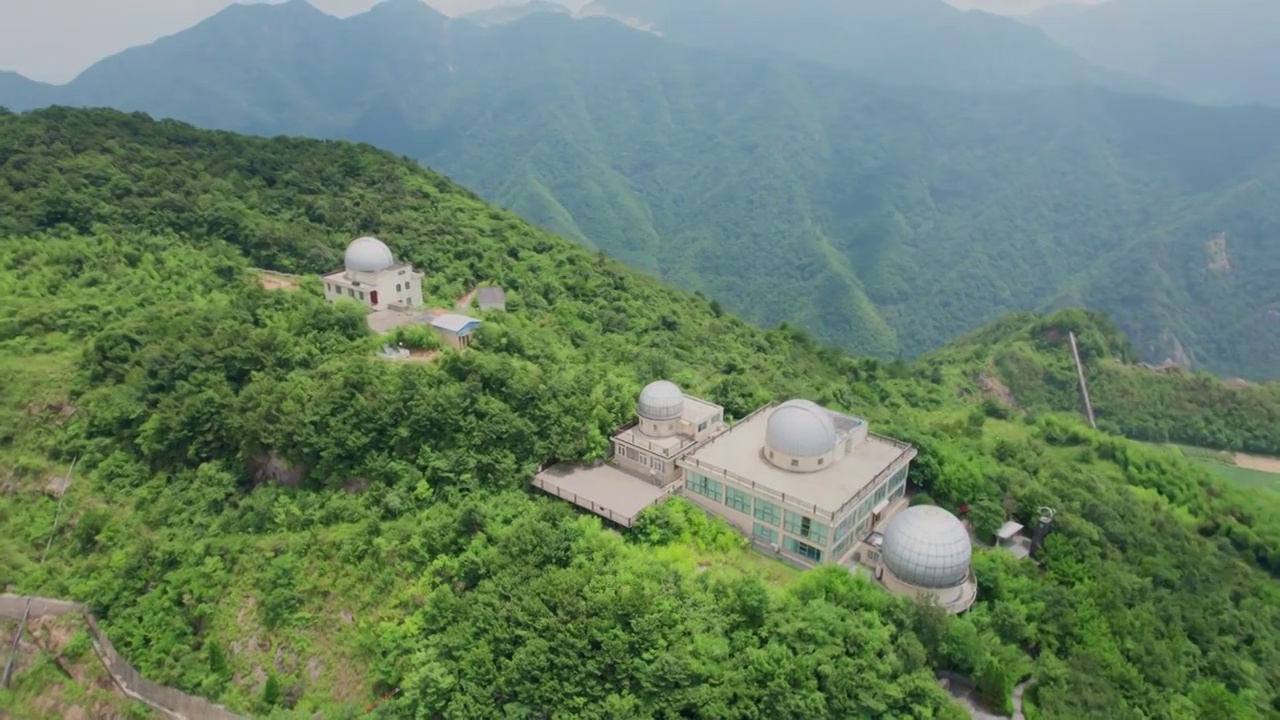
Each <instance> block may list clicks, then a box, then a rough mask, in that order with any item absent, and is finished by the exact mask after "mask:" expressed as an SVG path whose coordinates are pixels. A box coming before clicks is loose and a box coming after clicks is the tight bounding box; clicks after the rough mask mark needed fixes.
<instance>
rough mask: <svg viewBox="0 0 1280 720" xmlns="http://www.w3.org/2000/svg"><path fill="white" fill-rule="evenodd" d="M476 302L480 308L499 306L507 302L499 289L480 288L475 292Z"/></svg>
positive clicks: (504, 293) (503, 292)
mask: <svg viewBox="0 0 1280 720" xmlns="http://www.w3.org/2000/svg"><path fill="white" fill-rule="evenodd" d="M476 301H477V302H478V303H479V304H480V307H481V308H484V307H488V306H496V305H501V304H503V303H505V302H506V301H507V293H506V292H505V291H504V290H503V289H502V288H500V287H482V288H479V289H477V290H476Z"/></svg>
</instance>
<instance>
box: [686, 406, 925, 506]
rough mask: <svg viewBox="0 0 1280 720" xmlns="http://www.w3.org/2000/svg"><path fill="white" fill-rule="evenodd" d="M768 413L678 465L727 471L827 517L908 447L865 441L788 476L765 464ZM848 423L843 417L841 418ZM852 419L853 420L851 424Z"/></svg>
mask: <svg viewBox="0 0 1280 720" xmlns="http://www.w3.org/2000/svg"><path fill="white" fill-rule="evenodd" d="M771 412H772V407H769V408H766V409H764V410H762V411H760V412H756V413H754V414H752V415H749V416H748V417H747V418H745V419H744V420H742V422H740V423H738V424H737V425H734V426H733V427H732V428H730V429H729V430H728V431H727V432H725V433H722V434H721V435H719V436H718V437H715V438H713V439H711V440H710V441H708V442H707V443H706V444H705V445H703V446H702V447H700V448H698V449H697V450H694V451H693V452H691V453H690V454H689V455H688V456H686V457H685V459H684V461H683V462H682V463H681V464H682V465H685V466H686V467H691V468H693V469H694V470H695V471H697V470H698V469H699V465H702V466H710V467H709V468H706V467H704V469H707V470H711V471H715V470H720V471H728V472H729V473H732V474H733V475H736V476H738V477H739V478H742V479H745V480H749V481H751V482H754V483H755V484H756V485H760V486H763V487H765V488H767V489H769V490H772V491H774V492H775V493H779V494H781V495H784V496H785V497H786V498H787V499H788V500H794V501H797V502H799V503H802V504H806V505H814V506H816V507H818V508H819V509H821V510H825V511H826V512H827V513H832V514H834V513H836V512H837V511H839V510H840V509H841V508H842V507H843V506H844V504H845V503H847V502H848V501H849V500H851V499H852V498H853V497H854V496H855V495H857V494H858V493H859V492H862V491H863V490H864V489H866V488H867V487H868V486H869V485H870V484H871V483H872V481H874V480H875V479H876V478H877V476H879V475H880V473H882V472H884V471H885V470H886V469H888V468H889V467H890V466H891V465H893V463H894V461H896V460H897V459H898V458H900V457H901V456H902V455H904V454H905V453H908V452H910V451H911V447H910V446H909V445H906V444H905V443H898V444H895V443H894V442H892V441H890V440H887V439H885V438H880V437H877V436H875V435H868V436H867V439H866V440H864V441H863V442H861V443H859V444H857V445H855V446H854V447H853V449H852V451H850V452H849V453H848V454H846V455H845V456H844V457H842V458H840V460H839V461H838V462H835V463H832V464H831V465H829V466H827V467H826V468H824V469H822V470H818V471H815V472H790V471H787V470H783V469H782V468H779V467H777V466H775V465H774V464H773V463H771V462H769V461H768V460H767V459H765V456H764V446H765V429H766V427H767V425H768V423H769V414H770V413H771ZM846 417H847V416H846ZM854 419H856V418H854Z"/></svg>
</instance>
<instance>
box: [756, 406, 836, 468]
mask: <svg viewBox="0 0 1280 720" xmlns="http://www.w3.org/2000/svg"><path fill="white" fill-rule="evenodd" d="M765 444H767V445H768V446H769V449H770V450H775V451H777V452H780V453H783V454H784V455H790V456H791V457H799V458H808V457H820V456H822V455H826V454H827V453H829V452H831V451H832V450H835V448H836V426H835V424H834V423H832V422H831V413H828V412H827V411H826V410H824V409H823V408H822V406H820V405H818V404H817V403H815V402H810V401H809V400H788V401H786V402H784V403H782V404H781V405H779V406H778V407H777V408H776V409H774V411H773V412H772V413H770V415H769V424H768V426H767V427H766V428H765Z"/></svg>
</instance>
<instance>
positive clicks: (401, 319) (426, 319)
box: [365, 308, 436, 335]
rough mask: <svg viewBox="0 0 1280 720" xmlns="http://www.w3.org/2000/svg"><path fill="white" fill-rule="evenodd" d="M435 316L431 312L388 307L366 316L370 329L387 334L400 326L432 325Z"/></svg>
mask: <svg viewBox="0 0 1280 720" xmlns="http://www.w3.org/2000/svg"><path fill="white" fill-rule="evenodd" d="M435 317H436V316H435V315H434V314H433V313H430V312H410V311H405V310H393V309H390V308H386V309H382V310H374V311H373V312H371V313H369V314H368V315H366V316H365V322H366V323H368V325H369V329H370V330H373V331H374V332H376V333H379V334H382V335H385V334H387V333H389V332H391V331H392V330H395V329H396V328H398V327H404V326H406V325H430V324H431V322H432V321H433V320H434V319H435Z"/></svg>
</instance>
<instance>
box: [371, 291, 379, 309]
mask: <svg viewBox="0 0 1280 720" xmlns="http://www.w3.org/2000/svg"><path fill="white" fill-rule="evenodd" d="M369 304H370V305H377V304H378V291H377V290H370V291H369Z"/></svg>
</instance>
